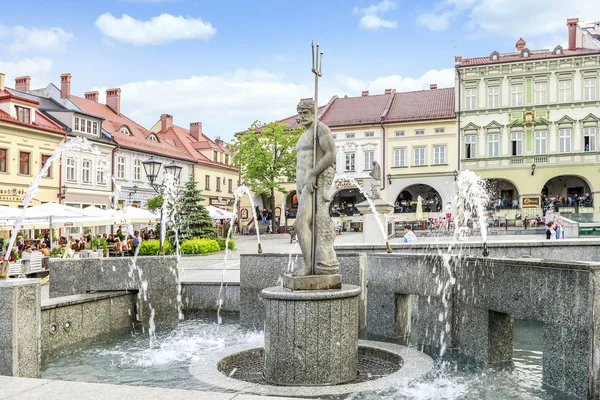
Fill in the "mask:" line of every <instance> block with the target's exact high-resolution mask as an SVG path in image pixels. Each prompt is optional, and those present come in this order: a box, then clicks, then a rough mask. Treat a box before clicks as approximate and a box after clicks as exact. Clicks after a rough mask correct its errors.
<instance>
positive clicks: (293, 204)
mask: <svg viewBox="0 0 600 400" xmlns="http://www.w3.org/2000/svg"><path fill="white" fill-rule="evenodd" d="M297 213H298V194H297V193H296V191H295V190H292V191H291V192H289V193H288V194H287V196H286V197H285V218H286V219H287V218H296V214H297Z"/></svg>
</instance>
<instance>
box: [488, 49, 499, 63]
mask: <svg viewBox="0 0 600 400" xmlns="http://www.w3.org/2000/svg"><path fill="white" fill-rule="evenodd" d="M499 58H500V53H498V52H497V51H494V52H492V54H490V59H491V60H492V61H498V59H499Z"/></svg>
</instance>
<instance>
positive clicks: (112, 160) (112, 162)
mask: <svg viewBox="0 0 600 400" xmlns="http://www.w3.org/2000/svg"><path fill="white" fill-rule="evenodd" d="M115 143H116V142H115ZM120 149H121V146H119V143H117V146H116V147H115V148H114V149H113V150H112V156H111V157H110V171H111V173H112V172H113V171H114V170H115V156H116V154H117V151H118V150H120ZM110 192H111V193H112V194H115V181H114V180H113V177H112V176H111V177H110ZM113 209H115V210H116V209H117V199H116V195H115V199H114V201H113ZM114 229H115V226H114V224H113V225H111V226H110V233H111V235H112V234H114V233H115V232H114Z"/></svg>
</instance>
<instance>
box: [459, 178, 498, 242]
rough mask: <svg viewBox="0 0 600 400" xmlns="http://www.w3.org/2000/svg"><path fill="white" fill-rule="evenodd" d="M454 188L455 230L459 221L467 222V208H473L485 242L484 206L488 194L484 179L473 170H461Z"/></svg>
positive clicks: (488, 199) (488, 197)
mask: <svg viewBox="0 0 600 400" xmlns="http://www.w3.org/2000/svg"><path fill="white" fill-rule="evenodd" d="M456 189H457V190H456V196H455V199H454V200H455V203H456V205H457V207H458V212H457V219H456V220H457V223H456V224H455V229H456V231H457V232H458V229H459V227H460V222H461V221H464V223H465V224H466V223H467V221H466V219H468V218H469V217H470V214H469V211H468V210H473V211H475V213H476V214H477V219H478V221H479V227H480V229H481V237H482V239H483V241H484V242H486V241H487V221H486V215H485V208H486V205H487V204H488V203H489V201H490V196H489V194H488V192H487V189H486V185H485V181H484V180H482V179H481V178H480V177H479V176H477V175H476V174H475V173H474V172H473V171H469V170H465V171H461V173H460V174H459V175H458V178H457V180H456Z"/></svg>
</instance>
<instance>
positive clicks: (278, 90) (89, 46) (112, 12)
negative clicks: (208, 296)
mask: <svg viewBox="0 0 600 400" xmlns="http://www.w3.org/2000/svg"><path fill="white" fill-rule="evenodd" d="M0 7H1V10H2V12H1V13H0V40H2V43H3V46H2V47H3V49H2V51H0V72H5V73H6V74H7V79H8V83H9V85H12V83H13V79H14V78H15V77H16V76H20V75H30V76H31V77H32V86H33V87H43V86H45V85H46V84H47V83H48V82H50V81H53V82H55V83H58V77H59V75H60V74H61V73H64V72H70V73H71V74H72V75H73V78H72V79H73V80H72V93H74V94H76V95H79V96H83V93H84V92H85V91H89V90H100V91H101V100H103V92H104V90H105V89H106V88H108V87H121V89H122V93H121V95H122V106H121V110H122V112H123V113H125V114H127V115H128V116H130V117H132V118H134V119H136V120H137V121H138V122H140V123H141V124H143V125H144V126H146V127H150V126H152V125H153V123H154V122H156V121H157V120H158V119H159V116H160V114H161V113H169V114H172V115H173V116H174V119H175V123H176V124H178V125H181V126H188V124H189V123H190V122H194V121H201V122H203V128H204V131H205V132H206V133H207V134H208V135H209V136H211V137H214V136H221V137H222V138H224V139H229V138H231V137H232V135H233V133H234V132H236V131H239V130H243V129H245V128H247V127H248V126H249V125H250V124H251V123H252V122H253V121H254V120H255V119H258V120H262V121H270V120H275V119H279V118H283V117H286V116H289V115H292V114H293V113H294V109H295V105H296V103H297V101H298V99H299V98H302V97H311V96H312V91H313V89H312V79H313V78H312V74H311V72H310V41H311V40H312V39H315V40H319V41H320V43H321V44H322V47H323V49H324V51H325V57H324V65H323V70H324V76H323V78H322V81H321V85H322V91H321V95H320V96H321V99H322V100H324V101H325V100H328V99H329V98H330V97H331V96H332V95H334V94H335V95H338V96H343V95H345V94H348V95H350V96H353V95H354V96H355V95H360V92H361V91H362V90H370V92H371V93H382V92H383V90H384V89H385V88H395V89H397V90H399V91H405V90H419V89H426V88H428V87H429V84H430V83H437V84H438V86H439V87H448V86H452V85H453V70H452V69H453V60H454V55H455V54H457V55H462V56H463V57H475V56H482V55H487V54H490V53H491V52H492V51H493V50H498V51H500V52H508V51H512V50H514V44H515V42H516V41H517V40H518V39H519V37H521V36H522V37H523V38H524V39H525V40H526V41H527V43H528V47H529V48H531V49H538V48H547V47H550V48H552V47H554V46H555V45H556V44H565V43H566V41H567V28H566V19H567V18H568V17H579V18H580V19H582V20H584V19H586V20H587V19H600V5H598V4H594V2H584V1H580V0H575V1H569V2H566V1H564V0H529V1H527V0H424V1H418V2H415V1H407V0H403V1H401V0H382V1H377V0H375V1H364V0H355V1H354V0H345V1H343V0H331V1H323V0H321V1H313V0H305V1H298V2H296V1H291V0H264V1H261V0H257V1H252V2H251V1H238V0H235V1H234V0H222V1H208V0H166V1H165V0H104V1H98V0H88V1H72V0H63V1H53V0H43V1H42V0H21V1H19V2H3V4H2V6H0ZM23 9H26V10H31V12H30V13H28V14H24V13H23V12H22V10H23ZM529 13H534V14H535V18H533V17H532V15H533V14H529ZM586 17H587V18H586Z"/></svg>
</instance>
